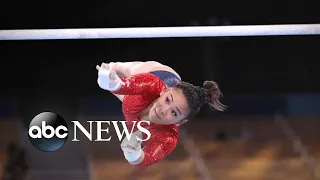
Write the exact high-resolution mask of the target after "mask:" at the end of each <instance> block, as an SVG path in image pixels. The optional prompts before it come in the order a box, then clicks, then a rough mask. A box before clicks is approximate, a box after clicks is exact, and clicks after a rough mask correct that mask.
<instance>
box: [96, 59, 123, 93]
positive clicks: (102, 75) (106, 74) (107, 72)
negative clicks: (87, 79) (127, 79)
mask: <svg viewBox="0 0 320 180" xmlns="http://www.w3.org/2000/svg"><path fill="white" fill-rule="evenodd" d="M96 69H97V70H98V80H97V82H98V85H99V87H100V88H102V89H104V90H108V91H116V90H118V89H119V88H120V87H121V85H122V84H123V82H122V81H121V79H120V78H119V76H118V75H117V74H116V72H115V71H114V70H113V69H111V68H110V66H109V65H108V64H106V63H102V64H101V66H99V65H97V66H96Z"/></svg>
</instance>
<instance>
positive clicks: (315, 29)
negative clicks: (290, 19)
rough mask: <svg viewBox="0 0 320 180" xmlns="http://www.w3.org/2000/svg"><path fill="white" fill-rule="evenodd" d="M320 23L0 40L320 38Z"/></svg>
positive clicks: (55, 33) (16, 33) (23, 34)
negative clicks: (286, 36)
mask: <svg viewBox="0 0 320 180" xmlns="http://www.w3.org/2000/svg"><path fill="white" fill-rule="evenodd" d="M319 34H320V24H283V25H237V26H182V27H146V28H145V27H138V28H93V29H25V30H0V40H49V39H115V38H121V39H123V38H173V37H219V36H283V35H319Z"/></svg>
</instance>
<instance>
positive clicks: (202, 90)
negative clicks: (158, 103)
mask: <svg viewBox="0 0 320 180" xmlns="http://www.w3.org/2000/svg"><path fill="white" fill-rule="evenodd" d="M176 88H178V89H181V90H182V93H183V94H184V96H185V98H186V99H187V103H188V106H189V109H190V112H189V115H188V117H187V118H192V117H194V116H195V115H196V114H197V113H198V112H199V111H200V109H201V107H202V106H203V104H208V105H209V106H210V107H211V109H212V110H215V111H224V110H225V109H226V106H225V105H223V104H222V103H221V102H220V100H219V99H220V97H221V96H222V93H221V91H220V89H219V86H218V84H217V83H216V82H213V81H205V82H204V83H203V85H202V87H199V86H194V85H192V84H190V83H187V82H180V83H179V84H178V85H177V86H176Z"/></svg>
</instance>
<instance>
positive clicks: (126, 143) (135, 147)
mask: <svg viewBox="0 0 320 180" xmlns="http://www.w3.org/2000/svg"><path fill="white" fill-rule="evenodd" d="M137 137H138V138H139V139H142V133H141V132H140V131H136V132H134V133H132V135H131V137H130V140H128V138H127V137H125V138H124V139H123V140H122V143H121V149H122V151H123V153H124V156H125V158H126V159H127V160H128V161H129V162H134V161H136V160H138V159H139V158H140V156H141V154H142V149H141V141H139V140H138V139H137Z"/></svg>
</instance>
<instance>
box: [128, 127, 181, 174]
mask: <svg viewBox="0 0 320 180" xmlns="http://www.w3.org/2000/svg"><path fill="white" fill-rule="evenodd" d="M150 133H151V134H152V135H151V137H150V139H149V140H148V141H147V142H146V145H145V146H144V147H143V149H142V153H141V155H140V158H139V159H138V160H136V161H134V162H130V161H129V163H130V164H132V165H135V166H137V167H141V168H146V167H148V166H151V165H153V164H155V163H156V162H158V161H160V160H161V159H163V158H164V157H165V156H167V155H169V154H170V153H171V152H172V151H173V150H174V148H175V147H176V146H177V143H178V135H177V134H176V133H174V132H171V131H169V130H159V129H158V130H153V131H152V130H150Z"/></svg>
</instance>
